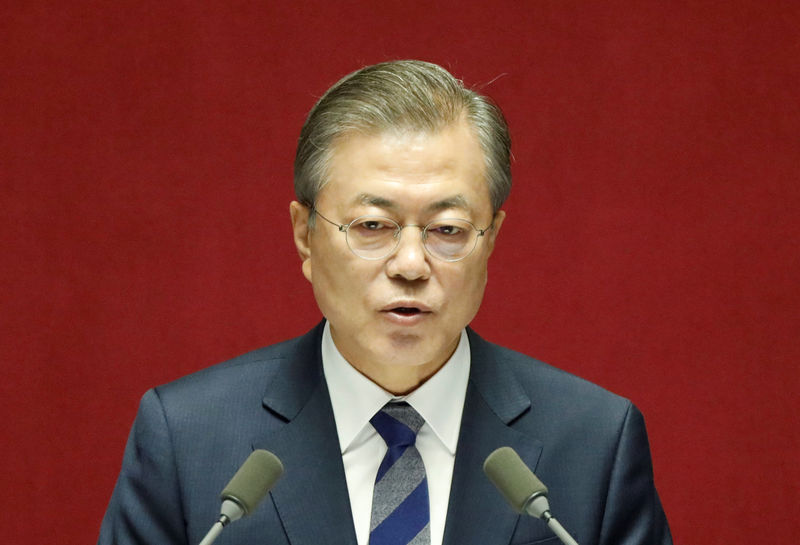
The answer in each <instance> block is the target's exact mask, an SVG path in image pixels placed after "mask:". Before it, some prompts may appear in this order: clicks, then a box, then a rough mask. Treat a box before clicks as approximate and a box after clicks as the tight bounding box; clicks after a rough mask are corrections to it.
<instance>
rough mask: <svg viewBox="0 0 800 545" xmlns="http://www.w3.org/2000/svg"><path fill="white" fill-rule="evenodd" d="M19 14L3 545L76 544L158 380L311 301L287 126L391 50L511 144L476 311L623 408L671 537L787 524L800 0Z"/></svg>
mask: <svg viewBox="0 0 800 545" xmlns="http://www.w3.org/2000/svg"><path fill="white" fill-rule="evenodd" d="M15 4H17V5H16V6H14V7H11V6H6V7H5V8H4V9H3V10H2V15H0V36H2V38H0V44H2V45H0V62H1V63H2V64H1V65H0V68H1V71H0V110H1V111H2V114H0V115H1V116H2V123H0V125H2V126H1V127H0V138H2V140H0V144H1V145H0V169H2V170H1V171H0V176H1V177H2V185H1V186H0V199H2V202H1V203H0V218H1V219H2V224H1V225H2V228H0V244H2V253H1V254H0V256H1V257H0V260H2V261H1V263H2V265H1V266H0V297H2V307H0V308H2V323H0V336H1V337H0V362H2V366H3V369H2V370H3V380H2V381H0V388H1V389H2V390H1V391H0V408H1V409H2V418H1V419H0V421H2V424H1V425H2V429H0V432H2V437H3V444H4V447H3V449H2V450H3V454H2V458H3V462H2V470H0V471H2V473H1V474H0V476H1V477H2V483H0V489H2V491H3V493H2V499H0V502H2V503H3V505H2V509H1V510H0V511H1V512H3V513H4V514H5V519H6V520H7V522H6V523H5V528H6V532H5V534H6V535H9V534H8V528H9V527H10V530H11V533H10V536H11V538H12V541H16V542H24V543H45V542H53V541H56V542H60V543H75V544H79V543H81V544H82V543H90V542H92V541H93V540H95V539H96V535H97V530H98V527H99V523H100V519H101V517H102V514H103V511H104V509H105V505H106V502H107V501H108V497H109V495H110V493H111V489H112V486H113V483H114V480H115V478H116V474H117V471H118V470H119V465H120V460H121V455H122V450H123V446H124V442H125V438H126V436H127V433H128V429H129V427H130V424H131V422H132V419H133V416H134V414H135V411H136V407H137V403H138V399H139V397H140V396H141V394H142V393H143V392H144V391H145V390H146V389H147V388H148V387H150V386H153V385H156V384H159V383H163V382H165V381H168V380H171V379H173V378H176V377H178V376H180V375H182V374H185V373H188V372H190V371H193V370H195V369H199V368H201V367H204V366H207V365H210V364H212V363H215V362H217V361H220V360H222V359H226V358H228V357H231V356H234V355H236V354H239V353H241V352H244V351H247V350H250V349H253V348H256V347H258V346H261V345H265V344H268V343H272V342H274V341H277V340H280V339H284V338H286V337H289V336H294V335H297V334H299V333H302V332H304V331H305V330H307V329H308V328H310V327H311V326H312V325H313V324H314V323H316V322H317V320H318V319H319V314H318V311H317V310H316V307H315V305H314V302H313V299H312V296H311V291H310V288H309V286H308V285H307V284H306V282H305V280H304V279H303V278H302V276H301V274H300V267H299V260H298V259H297V257H296V254H295V252H294V249H293V246H292V243H291V240H290V229H289V221H288V220H289V216H288V202H289V200H290V199H291V198H292V190H291V163H292V159H293V149H294V143H295V141H296V138H297V135H298V132H299V129H300V126H301V124H302V122H303V119H304V116H305V114H306V113H307V111H308V109H309V108H310V107H311V105H312V104H313V102H314V100H315V97H317V96H319V95H320V94H321V93H322V92H323V91H324V90H325V89H326V88H327V87H328V86H329V85H330V84H332V83H333V82H334V81H335V80H336V79H338V78H339V77H340V76H341V75H343V74H344V73H346V72H348V71H350V70H353V69H355V68H357V67H360V66H361V65H363V64H369V63H373V62H377V61H381V60H386V59H394V58H409V57H411V58H422V59H426V60H431V61H434V62H438V63H441V64H443V65H444V66H446V67H448V68H450V69H451V70H452V72H453V73H454V74H456V75H457V76H459V77H462V78H464V79H465V80H466V81H467V82H468V83H471V84H475V85H478V86H481V87H483V89H484V90H485V91H486V92H488V93H489V94H490V95H492V96H493V97H495V98H496V99H497V100H498V102H500V104H501V105H502V106H503V107H504V110H505V112H506V114H507V117H508V120H509V123H510V125H511V128H512V132H513V135H514V156H515V163H514V177H515V178H514V179H515V182H514V183H515V185H514V189H513V191H512V196H511V199H510V201H509V203H508V205H507V207H506V210H507V212H508V219H507V221H506V223H505V225H504V227H503V232H502V235H501V237H500V240H499V247H498V250H497V251H496V253H495V256H494V258H493V259H494V261H493V264H492V267H491V279H490V286H489V290H488V295H487V298H486V300H485V303H484V307H483V309H482V311H481V314H480V315H479V317H478V319H477V320H476V322H475V324H474V325H475V327H476V329H477V330H478V331H479V332H481V333H482V334H483V335H484V336H485V337H488V338H489V339H491V340H494V341H496V342H499V343H502V344H505V345H508V346H511V347H513V348H516V349H519V350H522V351H524V352H527V353H529V354H532V355H535V356H538V357H539V358H541V359H544V360H547V361H549V362H551V363H553V364H556V365H558V366H560V367H563V368H565V369H567V370H569V371H572V372H574V373H577V374H579V375H582V376H584V377H586V378H589V379H591V380H593V381H595V382H598V383H600V384H601V385H603V386H605V387H607V388H609V389H611V390H613V391H616V392H618V393H620V394H623V395H625V396H626V397H629V398H631V399H632V400H633V401H634V402H635V403H637V404H638V405H639V406H640V407H641V408H642V410H643V411H644V413H645V416H646V418H647V422H648V425H649V429H650V435H651V441H652V450H653V455H654V458H655V469H656V481H657V484H658V486H659V489H660V491H661V495H662V499H663V502H664V505H665V508H666V511H667V514H668V516H669V518H670V520H671V523H672V528H673V532H674V535H675V538H676V542H677V543H703V544H714V543H720V544H722V543H725V544H727V543H790V542H794V539H796V536H797V535H800V525H799V524H798V519H800V517H798V516H797V514H796V512H797V504H798V501H799V500H800V490H799V487H800V485H799V484H798V483H800V470H799V469H798V468H800V463H798V452H800V433H798V417H797V414H798V409H800V406H799V405H798V401H797V399H798V395H797V392H798V390H800V372H798V360H800V346H799V344H800V343H798V332H799V330H800V328H799V327H798V325H800V324H798V321H799V320H798V314H799V313H798V307H800V304H799V303H800V298H799V297H798V288H797V282H798V277H800V274H798V273H800V263H798V261H800V257H799V254H798V239H799V238H798V235H800V233H798V231H800V229H799V228H798V219H797V216H798V212H797V210H798V208H799V206H798V205H800V191H799V190H798V184H799V183H800V176H798V174H800V137H798V134H799V133H800V109H799V108H798V100H799V99H800V77H799V76H800V31H798V29H800V8H798V4H797V3H795V2H791V1H786V2H761V1H755V0H754V1H752V2H742V1H733V2H731V1H728V2H688V3H687V2H655V1H654V2H593V1H585V2H577V1H573V2H570V1H563V0H557V1H556V0H554V1H542V0H538V1H530V2H492V3H491V4H490V3H489V2H486V3H477V2H436V3H432V2H425V3H421V2H420V3H413V2H405V1H403V2H400V1H383V2H311V3H308V2H306V3H301V2H254V1H253V2H230V1H213V2H212V1H208V2H174V1H172V2H163V1H158V2H156V1H150V0H144V1H142V0H139V1H136V2H132V1H117V2H90V1H86V2H74V3H72V4H74V5H68V4H70V3H69V2H67V3H59V2H33V1H28V2H17V3H15ZM55 535H58V536H59V537H58V539H55V537H54V536H55Z"/></svg>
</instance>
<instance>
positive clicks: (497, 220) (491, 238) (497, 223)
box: [486, 210, 506, 255]
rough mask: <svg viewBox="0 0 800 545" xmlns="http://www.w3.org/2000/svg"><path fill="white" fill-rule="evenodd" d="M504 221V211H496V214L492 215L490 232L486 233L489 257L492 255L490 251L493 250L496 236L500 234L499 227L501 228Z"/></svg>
mask: <svg viewBox="0 0 800 545" xmlns="http://www.w3.org/2000/svg"><path fill="white" fill-rule="evenodd" d="M504 219H506V213H505V211H503V210H498V211H497V213H496V214H495V215H494V222H493V223H492V225H493V227H492V230H491V231H489V232H488V233H486V234H487V236H488V240H487V241H486V242H487V245H488V247H489V255H492V251H493V250H494V243H495V241H496V240H497V235H498V234H499V233H500V227H502V226H503V220H504Z"/></svg>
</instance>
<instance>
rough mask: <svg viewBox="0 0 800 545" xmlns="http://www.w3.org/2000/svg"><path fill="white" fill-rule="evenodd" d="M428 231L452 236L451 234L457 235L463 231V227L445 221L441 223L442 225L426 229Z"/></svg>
mask: <svg viewBox="0 0 800 545" xmlns="http://www.w3.org/2000/svg"><path fill="white" fill-rule="evenodd" d="M428 231H432V232H434V233H436V234H437V235H442V236H450V237H452V236H458V235H460V234H462V233H463V232H464V228H463V227H459V226H458V225H453V224H449V223H446V224H443V225H436V226H433V227H432V228H431V229H428Z"/></svg>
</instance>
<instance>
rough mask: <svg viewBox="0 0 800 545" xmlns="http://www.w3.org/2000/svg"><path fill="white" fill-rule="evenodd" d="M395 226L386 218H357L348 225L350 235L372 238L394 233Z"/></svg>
mask: <svg viewBox="0 0 800 545" xmlns="http://www.w3.org/2000/svg"><path fill="white" fill-rule="evenodd" d="M396 229H397V226H396V225H395V224H394V223H392V221H391V220H390V219H388V218H380V217H377V216H367V217H363V218H358V219H356V220H355V221H353V223H352V224H351V225H350V233H351V234H352V235H354V236H360V237H374V236H377V235H381V236H383V235H386V234H391V233H394V231H395V230H396Z"/></svg>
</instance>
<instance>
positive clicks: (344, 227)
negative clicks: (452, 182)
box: [309, 205, 494, 263]
mask: <svg viewBox="0 0 800 545" xmlns="http://www.w3.org/2000/svg"><path fill="white" fill-rule="evenodd" d="M309 213H310V214H315V215H317V216H319V217H321V218H322V219H324V220H325V221H327V222H328V223H330V224H331V225H333V226H334V227H336V228H337V229H338V230H339V232H340V233H344V240H345V242H346V243H347V248H348V249H349V250H350V252H351V253H352V254H353V255H354V256H356V257H358V258H360V259H365V260H367V261H378V260H381V259H386V258H387V257H389V256H390V255H392V254H393V253H395V251H397V248H398V247H399V246H400V236H401V232H402V231H403V229H405V228H406V227H419V228H420V231H419V234H420V238H421V240H422V247H423V248H425V252H427V254H428V255H430V256H431V257H433V258H436V259H439V260H441V261H444V262H447V263H457V262H459V261H462V260H464V259H466V258H467V257H469V256H470V255H472V252H474V251H475V248H477V247H478V239H479V238H480V237H482V236H484V235H485V234H486V233H487V231H491V230H492V229H494V216H493V217H492V223H491V224H490V225H489V226H488V227H486V228H485V229H479V228H478V227H475V224H474V223H472V222H471V221H469V220H465V219H463V218H449V217H448V218H442V219H440V220H436V221H431V222H428V223H427V224H426V225H424V226H422V225H418V224H415V223H409V224H406V225H401V224H399V223H398V222H396V221H395V220H393V219H392V218H388V217H386V216H377V215H372V214H364V215H362V216H358V217H357V218H355V219H353V220H352V221H351V222H350V223H336V222H335V221H333V220H330V219H328V218H326V217H325V216H323V215H322V213H321V212H320V211H319V210H318V209H317V207H316V206H313V205H312V206H309ZM362 218H376V219H384V220H388V221H390V222H391V223H393V224H395V225H396V226H397V227H396V229H395V230H394V233H393V234H392V238H394V239H396V240H397V242H395V244H394V247H393V248H392V249H391V250H389V252H388V253H387V254H386V255H382V256H380V257H365V256H363V255H360V254H358V253H356V251H355V250H354V249H353V247H352V246H350V238H349V237H348V236H347V231H348V230H349V229H350V227H351V226H352V225H353V224H354V223H355V222H357V221H358V220H360V219H362ZM447 220H457V221H463V222H464V223H467V224H469V225H470V227H472V228H473V229H474V230H475V231H476V232H477V233H478V234H477V235H476V236H475V244H473V245H472V248H471V249H470V251H469V252H467V253H466V254H464V255H463V256H461V257H459V258H456V259H445V258H444V257H441V256H438V255H436V254H434V253H433V252H431V251H430V250H429V249H428V245H427V244H426V241H427V238H428V237H427V233H428V227H430V226H431V225H432V224H434V223H437V222H441V221H447Z"/></svg>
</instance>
